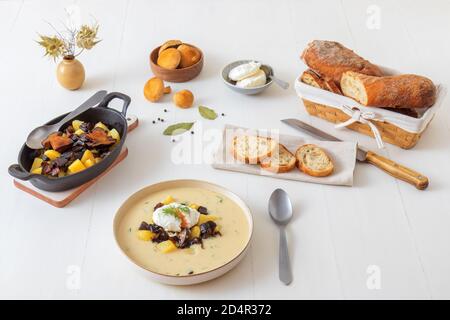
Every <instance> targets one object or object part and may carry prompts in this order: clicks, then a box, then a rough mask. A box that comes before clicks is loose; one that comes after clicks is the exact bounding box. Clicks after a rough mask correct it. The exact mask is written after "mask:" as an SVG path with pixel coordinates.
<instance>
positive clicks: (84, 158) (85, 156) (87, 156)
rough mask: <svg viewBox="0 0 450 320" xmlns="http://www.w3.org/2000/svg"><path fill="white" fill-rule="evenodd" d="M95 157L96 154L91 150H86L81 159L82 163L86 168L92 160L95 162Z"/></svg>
mask: <svg viewBox="0 0 450 320" xmlns="http://www.w3.org/2000/svg"><path fill="white" fill-rule="evenodd" d="M94 159H95V157H94V154H93V153H92V152H91V150H86V151H84V153H83V156H82V157H81V162H83V164H84V165H85V166H86V161H87V160H91V161H94Z"/></svg>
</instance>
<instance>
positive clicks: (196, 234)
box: [191, 226, 200, 238]
mask: <svg viewBox="0 0 450 320" xmlns="http://www.w3.org/2000/svg"><path fill="white" fill-rule="evenodd" d="M199 237H200V227H199V226H194V227H192V229H191V238H199Z"/></svg>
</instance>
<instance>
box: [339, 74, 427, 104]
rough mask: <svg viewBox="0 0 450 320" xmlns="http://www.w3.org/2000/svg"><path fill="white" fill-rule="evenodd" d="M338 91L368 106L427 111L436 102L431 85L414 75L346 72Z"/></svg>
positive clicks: (424, 79) (425, 79) (423, 78)
mask: <svg viewBox="0 0 450 320" xmlns="http://www.w3.org/2000/svg"><path fill="white" fill-rule="evenodd" d="M341 90H342V92H343V93H344V95H346V96H348V97H350V98H353V99H355V100H356V101H358V102H359V103H361V104H363V105H365V106H372V107H385V108H427V107H431V106H432V105H433V104H434V102H435V101H436V87H435V85H434V84H433V82H432V81H431V80H430V79H428V78H425V77H422V76H418V75H414V74H404V75H399V76H388V77H373V76H368V75H365V74H361V73H357V72H352V71H347V72H345V73H344V74H343V76H342V79H341Z"/></svg>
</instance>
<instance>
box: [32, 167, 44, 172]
mask: <svg viewBox="0 0 450 320" xmlns="http://www.w3.org/2000/svg"><path fill="white" fill-rule="evenodd" d="M31 173H32V174H42V167H39V168H36V169H33V170H31Z"/></svg>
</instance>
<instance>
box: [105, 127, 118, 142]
mask: <svg viewBox="0 0 450 320" xmlns="http://www.w3.org/2000/svg"><path fill="white" fill-rule="evenodd" d="M108 136H110V137H111V138H113V139H116V141H117V142H119V141H120V134H119V131H117V130H116V129H111V130H110V131H109V132H108Z"/></svg>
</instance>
